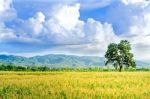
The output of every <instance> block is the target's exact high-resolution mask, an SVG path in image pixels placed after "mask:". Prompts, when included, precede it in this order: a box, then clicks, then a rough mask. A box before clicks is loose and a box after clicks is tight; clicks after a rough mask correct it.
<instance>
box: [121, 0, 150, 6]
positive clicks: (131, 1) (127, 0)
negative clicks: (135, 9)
mask: <svg viewBox="0 0 150 99" xmlns="http://www.w3.org/2000/svg"><path fill="white" fill-rule="evenodd" d="M122 2H123V3H124V4H125V5H136V6H140V7H146V6H148V5H149V4H150V1H149V0H122Z"/></svg>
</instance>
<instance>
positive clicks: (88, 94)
mask: <svg viewBox="0 0 150 99" xmlns="http://www.w3.org/2000/svg"><path fill="white" fill-rule="evenodd" d="M0 98H4V99H10V98H11V99H15V98H19V99H39V98H40V99H149V98H150V72H121V73H120V72H6V71H5V72H0Z"/></svg>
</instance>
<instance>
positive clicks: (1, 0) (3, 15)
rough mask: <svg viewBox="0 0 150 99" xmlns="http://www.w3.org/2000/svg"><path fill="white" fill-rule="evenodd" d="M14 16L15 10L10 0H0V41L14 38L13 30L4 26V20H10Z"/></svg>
mask: <svg viewBox="0 0 150 99" xmlns="http://www.w3.org/2000/svg"><path fill="white" fill-rule="evenodd" d="M15 17H16V12H15V10H14V8H13V7H12V0H0V41H2V40H3V39H8V38H14V37H15V35H14V30H12V29H10V28H7V27H6V26H5V21H10V20H12V19H13V18H15Z"/></svg>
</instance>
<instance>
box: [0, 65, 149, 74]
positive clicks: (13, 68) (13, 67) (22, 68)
mask: <svg viewBox="0 0 150 99" xmlns="http://www.w3.org/2000/svg"><path fill="white" fill-rule="evenodd" d="M0 71H81V72H88V71H91V72H92V71H116V70H115V69H114V68H110V67H105V68H104V67H88V68H85V67H77V68H69V67H64V68H51V67H46V66H43V67H41V66H40V67H39V66H30V67H26V66H16V65H13V64H1V65H0ZM124 71H150V68H124Z"/></svg>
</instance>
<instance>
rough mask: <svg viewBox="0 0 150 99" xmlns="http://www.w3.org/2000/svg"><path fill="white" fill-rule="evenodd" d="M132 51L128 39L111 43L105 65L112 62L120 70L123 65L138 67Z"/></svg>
mask: <svg viewBox="0 0 150 99" xmlns="http://www.w3.org/2000/svg"><path fill="white" fill-rule="evenodd" d="M130 51H131V45H130V43H129V42H128V41H127V40H121V41H120V43H119V44H115V43H111V44H109V45H108V49H107V51H106V54H105V58H106V62H105V65H107V64H109V63H110V64H112V65H113V66H114V67H115V69H119V71H120V72H121V70H122V68H123V66H126V67H129V66H132V67H136V64H135V62H134V60H133V54H132V53H131V52H130Z"/></svg>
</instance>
